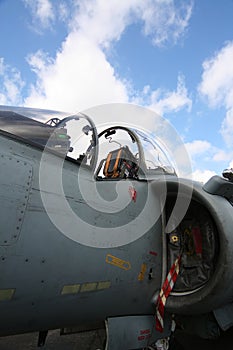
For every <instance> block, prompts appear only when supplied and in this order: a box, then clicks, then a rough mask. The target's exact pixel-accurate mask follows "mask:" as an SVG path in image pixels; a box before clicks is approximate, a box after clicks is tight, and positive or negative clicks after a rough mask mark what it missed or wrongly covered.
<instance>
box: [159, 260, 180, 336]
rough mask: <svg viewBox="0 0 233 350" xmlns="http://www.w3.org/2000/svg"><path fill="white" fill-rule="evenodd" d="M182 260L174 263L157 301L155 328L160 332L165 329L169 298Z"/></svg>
mask: <svg viewBox="0 0 233 350" xmlns="http://www.w3.org/2000/svg"><path fill="white" fill-rule="evenodd" d="M180 260H181V257H180V256H179V257H178V258H177V259H176V260H175V262H174V263H173V265H172V267H171V269H170V271H169V272H168V275H167V277H166V279H165V281H164V284H163V286H162V288H161V291H160V293H159V297H158V300H157V308H156V325H155V328H156V330H157V331H159V332H161V333H162V332H163V329H164V321H163V320H164V309H165V305H166V301H167V298H168V297H169V295H170V293H171V291H172V289H173V287H174V285H175V282H176V280H177V277H178V275H179V272H180Z"/></svg>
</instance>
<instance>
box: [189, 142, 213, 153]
mask: <svg viewBox="0 0 233 350" xmlns="http://www.w3.org/2000/svg"><path fill="white" fill-rule="evenodd" d="M185 146H186V149H187V151H188V153H189V154H190V156H191V157H194V156H197V155H203V154H204V153H206V152H207V151H209V150H210V149H211V147H212V146H211V144H210V142H208V141H205V140H195V141H193V142H188V143H186V144H185Z"/></svg>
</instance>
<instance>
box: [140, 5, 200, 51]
mask: <svg viewBox="0 0 233 350" xmlns="http://www.w3.org/2000/svg"><path fill="white" fill-rule="evenodd" d="M143 3H144V4H145V7H144V8H143V12H142V19H143V20H144V21H145V25H144V33H145V34H146V35H149V36H151V37H152V41H153V43H154V44H155V45H158V46H161V45H164V44H165V43H166V42H171V41H172V42H174V43H175V44H176V43H177V42H178V40H180V38H181V37H182V36H183V35H184V33H185V30H186V28H187V27H188V24H189V20H190V18H191V14H192V9H193V2H192V1H191V2H183V3H181V5H180V6H177V4H175V2H174V1H173V0H165V1H161V0H155V1H154V0H151V1H144V2H143ZM155 4H156V6H154V5H155Z"/></svg>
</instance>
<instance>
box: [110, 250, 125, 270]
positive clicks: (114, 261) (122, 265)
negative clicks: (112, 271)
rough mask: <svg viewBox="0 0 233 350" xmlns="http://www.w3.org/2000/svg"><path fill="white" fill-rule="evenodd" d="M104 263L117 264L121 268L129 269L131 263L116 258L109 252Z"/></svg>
mask: <svg viewBox="0 0 233 350" xmlns="http://www.w3.org/2000/svg"><path fill="white" fill-rule="evenodd" d="M106 263H108V264H111V265H114V266H117V267H119V268H120V269H123V270H130V269H131V264H130V262H129V261H125V260H122V259H120V258H117V257H116V256H113V255H111V254H108V255H107V256H106Z"/></svg>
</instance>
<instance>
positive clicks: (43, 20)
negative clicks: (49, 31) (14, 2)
mask: <svg viewBox="0 0 233 350" xmlns="http://www.w3.org/2000/svg"><path fill="white" fill-rule="evenodd" d="M23 2H24V4H25V6H26V7H28V8H29V9H30V10H31V13H32V22H33V24H34V25H35V24H36V23H37V24H38V25H39V26H40V27H34V26H33V28H34V30H36V31H38V32H40V29H41V27H42V29H46V28H49V27H50V26H51V25H52V23H53V22H54V20H55V10H54V8H53V5H52V2H51V1H50V0H23Z"/></svg>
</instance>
